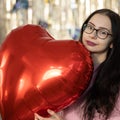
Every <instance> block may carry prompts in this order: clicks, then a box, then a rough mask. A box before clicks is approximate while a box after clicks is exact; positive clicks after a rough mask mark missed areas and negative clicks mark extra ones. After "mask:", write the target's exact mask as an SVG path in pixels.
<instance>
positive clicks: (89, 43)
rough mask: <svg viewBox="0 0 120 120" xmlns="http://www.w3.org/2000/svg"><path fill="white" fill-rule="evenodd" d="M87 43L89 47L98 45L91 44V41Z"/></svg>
mask: <svg viewBox="0 0 120 120" xmlns="http://www.w3.org/2000/svg"><path fill="white" fill-rule="evenodd" d="M86 43H87V45H89V46H96V44H95V43H93V42H91V41H86Z"/></svg>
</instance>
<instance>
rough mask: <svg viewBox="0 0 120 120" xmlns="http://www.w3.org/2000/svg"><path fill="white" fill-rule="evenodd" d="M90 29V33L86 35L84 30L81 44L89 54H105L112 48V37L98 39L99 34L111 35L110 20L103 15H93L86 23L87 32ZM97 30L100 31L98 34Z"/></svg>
mask: <svg viewBox="0 0 120 120" xmlns="http://www.w3.org/2000/svg"><path fill="white" fill-rule="evenodd" d="M91 29H93V32H92V33H89V34H88V33H86V31H85V30H84V32H83V37H82V42H83V44H84V46H85V47H86V48H87V49H88V50H89V51H90V52H91V53H97V54H107V51H108V49H109V48H110V47H111V46H112V42H111V41H112V37H111V35H108V36H107V37H106V38H105V39H101V38H100V37H101V34H102V36H104V32H105V33H106V32H107V33H108V34H112V28H111V21H110V19H109V18H108V17H107V16H105V15H101V14H95V15H94V16H93V17H92V18H91V19H90V20H89V22H88V31H89V30H91ZM95 29H96V30H95ZM98 30H101V32H99V34H98ZM96 32H97V33H96Z"/></svg>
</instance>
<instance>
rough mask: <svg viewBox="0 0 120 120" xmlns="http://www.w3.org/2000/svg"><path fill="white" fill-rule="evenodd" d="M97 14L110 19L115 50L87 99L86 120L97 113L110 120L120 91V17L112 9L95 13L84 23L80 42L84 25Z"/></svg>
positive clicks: (100, 70)
mask: <svg viewBox="0 0 120 120" xmlns="http://www.w3.org/2000/svg"><path fill="white" fill-rule="evenodd" d="M95 14H102V15H105V16H108V17H109V19H110V21H111V26H112V42H113V48H112V49H110V50H109V52H108V55H107V58H106V60H105V61H104V62H103V63H102V64H101V65H100V67H99V71H98V73H97V76H96V78H95V83H94V84H93V86H92V88H91V89H90V90H89V92H88V95H87V96H86V98H85V103H84V118H85V120H93V118H94V115H95V112H96V111H97V112H98V113H100V114H101V115H103V116H104V119H107V118H109V117H110V115H111V113H112V111H113V109H114V107H115V103H116V101H117V98H118V95H119V91H120V62H119V61H120V16H119V15H118V14H117V13H115V12H114V11H112V10H110V9H100V10H97V11H95V12H93V13H92V14H91V15H90V16H89V17H88V18H87V19H86V21H85V22H84V23H83V26H82V29H81V36H80V41H81V40H82V35H83V32H84V24H87V23H88V22H89V20H90V19H91V17H92V16H94V15H95ZM103 22H104V21H103ZM81 42H82V41H81Z"/></svg>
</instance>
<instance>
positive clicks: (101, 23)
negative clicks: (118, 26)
mask: <svg viewBox="0 0 120 120" xmlns="http://www.w3.org/2000/svg"><path fill="white" fill-rule="evenodd" d="M89 22H91V23H93V24H94V25H95V26H96V27H98V28H99V27H104V28H107V29H109V30H111V21H110V19H109V17H108V16H106V15H102V14H95V15H94V16H92V17H91V19H90V20H89Z"/></svg>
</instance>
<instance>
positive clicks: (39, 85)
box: [0, 25, 93, 120]
mask: <svg viewBox="0 0 120 120" xmlns="http://www.w3.org/2000/svg"><path fill="white" fill-rule="evenodd" d="M92 69H93V67H92V60H91V57H90V53H89V52H88V51H87V50H86V49H85V48H84V46H83V45H82V44H81V43H79V42H76V41H73V40H55V39H54V38H53V37H52V36H51V35H50V34H49V33H48V32H47V31H46V30H44V29H43V28H41V27H40V26H37V25H25V26H22V27H18V28H16V29H15V30H13V31H12V32H11V33H10V34H9V35H8V36H7V38H6V40H5V41H4V43H3V44H2V46H1V49H0V109H1V114H2V120H33V119H34V113H35V112H37V113H38V114H40V115H42V116H47V115H48V114H47V112H46V110H47V109H48V108H49V109H52V110H54V111H56V112H57V111H59V110H61V109H63V108H65V107H66V106H68V105H70V104H71V103H73V102H74V101H75V100H76V99H77V98H78V97H79V96H80V95H81V94H82V93H83V92H84V90H85V89H86V88H87V86H88V84H89V81H90V77H91V74H92Z"/></svg>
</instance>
